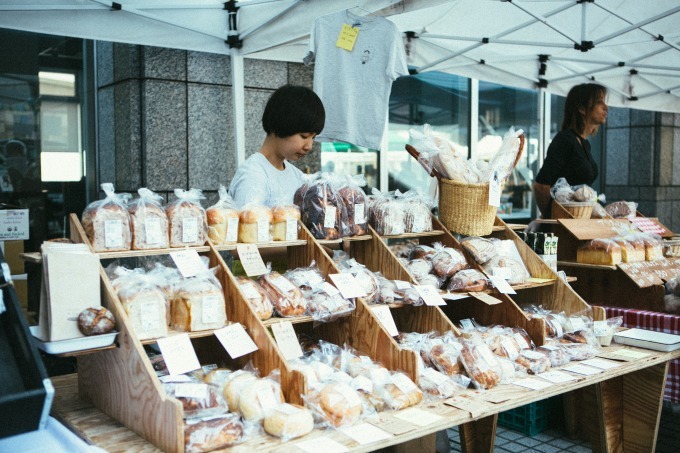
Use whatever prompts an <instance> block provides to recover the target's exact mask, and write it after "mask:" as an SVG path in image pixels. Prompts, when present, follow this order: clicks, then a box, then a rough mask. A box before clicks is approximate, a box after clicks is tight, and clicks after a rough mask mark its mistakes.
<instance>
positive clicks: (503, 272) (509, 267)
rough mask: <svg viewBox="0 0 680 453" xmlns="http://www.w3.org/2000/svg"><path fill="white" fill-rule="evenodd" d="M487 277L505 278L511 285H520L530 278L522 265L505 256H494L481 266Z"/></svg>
mask: <svg viewBox="0 0 680 453" xmlns="http://www.w3.org/2000/svg"><path fill="white" fill-rule="evenodd" d="M482 267H483V268H484V272H486V274H487V275H492V276H499V277H501V278H505V279H506V280H507V281H508V283H509V284H511V285H520V284H522V283H524V282H526V281H527V280H528V279H530V278H531V274H529V271H528V270H527V268H526V267H524V263H522V262H520V261H517V260H516V259H514V258H510V257H507V256H496V257H494V258H491V259H490V260H489V261H487V262H486V263H484V265H483V266H482Z"/></svg>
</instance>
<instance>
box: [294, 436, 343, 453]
mask: <svg viewBox="0 0 680 453" xmlns="http://www.w3.org/2000/svg"><path fill="white" fill-rule="evenodd" d="M293 445H294V446H296V447H297V448H299V449H300V450H302V451H306V452H308V453H319V452H320V451H322V452H323V453H343V452H345V451H347V447H345V446H344V445H342V444H341V443H338V442H336V441H334V440H333V439H331V438H329V437H326V436H319V437H315V438H313V439H307V440H303V441H302V442H296V443H294V444H293Z"/></svg>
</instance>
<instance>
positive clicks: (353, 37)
mask: <svg viewBox="0 0 680 453" xmlns="http://www.w3.org/2000/svg"><path fill="white" fill-rule="evenodd" d="M358 36H359V28H358V27H352V26H351V25H348V24H342V30H340V36H338V41H337V42H336V43H335V45H336V47H339V48H341V49H345V50H347V51H348V52H351V51H352V49H354V43H355V42H356V41H357V37H358Z"/></svg>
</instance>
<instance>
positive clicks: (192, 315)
mask: <svg viewBox="0 0 680 453" xmlns="http://www.w3.org/2000/svg"><path fill="white" fill-rule="evenodd" d="M171 303H172V315H171V325H172V327H173V328H174V329H176V330H181V331H184V332H195V331H198V330H208V329H219V328H220V327H223V326H224V324H225V323H226V322H227V314H226V310H225V305H224V294H223V292H222V288H220V287H219V286H218V285H216V284H215V283H214V282H212V281H210V280H208V279H202V278H200V277H195V278H191V279H186V280H184V281H182V283H180V284H179V286H178V287H177V289H176V290H175V294H174V296H173V299H172V302H171Z"/></svg>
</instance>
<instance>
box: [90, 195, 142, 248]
mask: <svg viewBox="0 0 680 453" xmlns="http://www.w3.org/2000/svg"><path fill="white" fill-rule="evenodd" d="M101 189H102V190H103V191H104V193H105V194H106V197H105V198H104V199H102V200H97V201H93V202H92V203H90V204H88V205H87V206H86V207H85V210H84V211H83V215H82V224H83V229H84V230H85V234H86V235H87V238H88V239H89V240H90V243H91V244H92V248H93V249H94V251H95V252H112V251H115V250H130V245H131V243H132V235H131V233H130V215H129V214H128V209H127V206H126V202H127V199H128V198H129V197H130V195H129V194H116V193H115V192H114V189H113V184H111V183H104V184H102V185H101Z"/></svg>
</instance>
